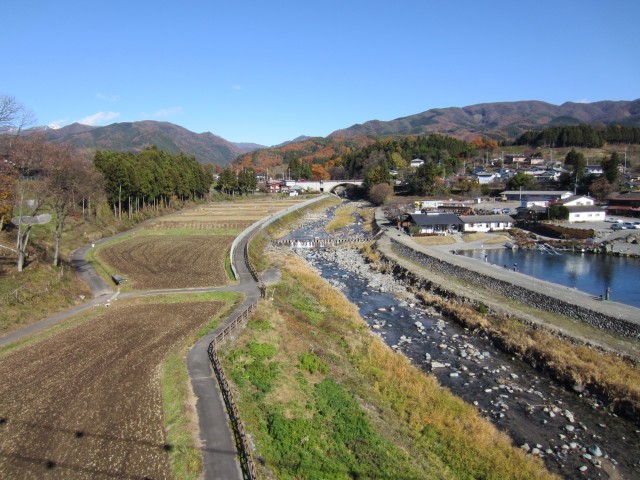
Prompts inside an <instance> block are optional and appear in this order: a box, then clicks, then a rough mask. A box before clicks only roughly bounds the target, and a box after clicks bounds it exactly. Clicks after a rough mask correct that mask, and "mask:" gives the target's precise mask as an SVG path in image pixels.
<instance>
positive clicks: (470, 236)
mask: <svg viewBox="0 0 640 480" xmlns="http://www.w3.org/2000/svg"><path fill="white" fill-rule="evenodd" d="M462 239H463V240H464V241H465V242H476V241H481V240H484V243H488V244H498V243H506V242H508V241H509V237H507V236H506V235H496V234H495V233H465V234H464V235H463V237H462Z"/></svg>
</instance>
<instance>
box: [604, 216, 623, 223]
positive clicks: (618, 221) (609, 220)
mask: <svg viewBox="0 0 640 480" xmlns="http://www.w3.org/2000/svg"><path fill="white" fill-rule="evenodd" d="M604 221H605V222H609V223H622V220H620V219H619V218H615V217H607V218H605V219H604Z"/></svg>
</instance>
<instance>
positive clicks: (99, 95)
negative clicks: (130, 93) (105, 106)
mask: <svg viewBox="0 0 640 480" xmlns="http://www.w3.org/2000/svg"><path fill="white" fill-rule="evenodd" d="M96 97H97V98H99V99H100V100H106V101H108V102H117V101H118V100H120V95H105V94H104V93H96Z"/></svg>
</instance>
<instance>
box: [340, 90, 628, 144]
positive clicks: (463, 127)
mask: <svg viewBox="0 0 640 480" xmlns="http://www.w3.org/2000/svg"><path fill="white" fill-rule="evenodd" d="M580 123H588V124H598V123H600V124H604V125H609V124H620V125H633V126H639V125H640V99H637V100H633V101H602V102H593V103H574V102H566V103H563V104H562V105H553V104H550V103H546V102H540V101H521V102H498V103H481V104H478V105H471V106H468V107H461V108H458V107H450V108H434V109H431V110H427V111H425V112H422V113H418V114H415V115H410V116H407V117H401V118H397V119H395V120H390V121H380V120H371V121H368V122H365V123H362V124H356V125H353V126H351V127H349V128H344V129H341V130H336V131H335V132H333V133H331V134H330V135H329V137H330V138H345V137H357V136H362V135H371V136H376V137H379V136H400V135H428V134H431V133H439V134H442V135H450V136H453V137H457V138H461V139H470V138H473V137H477V136H487V137H490V138H494V139H497V140H509V139H511V140H513V139H515V138H516V137H518V136H519V135H520V134H522V133H523V132H525V131H526V130H534V129H540V128H543V127H548V126H554V125H576V124H580Z"/></svg>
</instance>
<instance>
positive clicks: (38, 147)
mask: <svg viewBox="0 0 640 480" xmlns="http://www.w3.org/2000/svg"><path fill="white" fill-rule="evenodd" d="M46 149H47V145H46V143H45V142H44V140H43V139H42V138H40V137H35V138H20V137H18V138H16V142H15V143H14V144H13V146H12V148H11V151H10V159H11V162H12V165H13V167H14V169H15V171H16V172H17V181H16V194H15V201H16V205H15V207H14V213H15V217H14V218H13V219H12V222H13V223H14V224H15V225H16V226H17V227H18V232H17V239H16V250H17V251H18V262H17V268H18V271H19V272H21V271H22V270H23V268H24V265H25V260H26V254H27V246H28V244H29V236H30V234H31V229H32V228H33V225H35V224H37V222H38V220H37V216H38V214H39V213H40V212H41V211H42V208H43V207H44V204H45V200H46V197H47V189H46V182H45V181H44V170H45V165H46V163H47V162H46V158H47V152H46Z"/></svg>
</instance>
